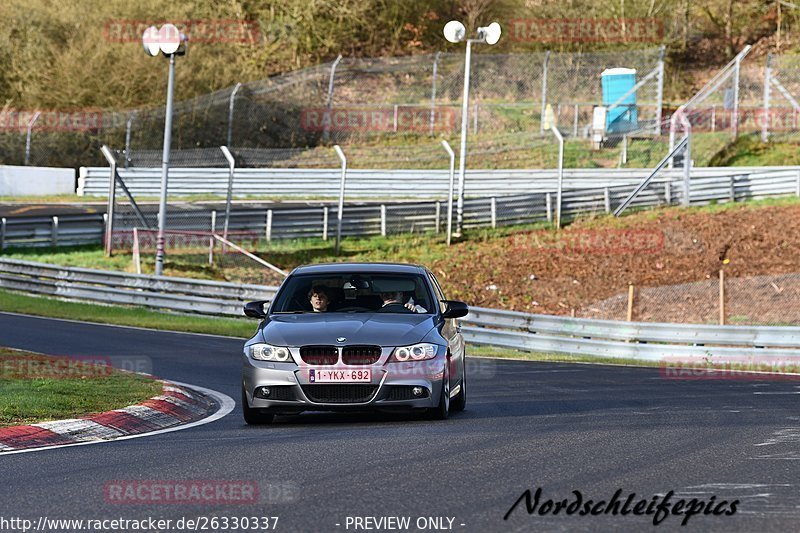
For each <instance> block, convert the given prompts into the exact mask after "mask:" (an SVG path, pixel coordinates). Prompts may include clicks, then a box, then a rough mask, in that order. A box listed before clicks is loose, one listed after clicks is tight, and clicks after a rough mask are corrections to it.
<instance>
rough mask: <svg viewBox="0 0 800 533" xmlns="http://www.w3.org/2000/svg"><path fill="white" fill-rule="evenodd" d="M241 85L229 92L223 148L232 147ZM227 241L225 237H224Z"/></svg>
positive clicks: (238, 84)
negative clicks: (236, 104)
mask: <svg viewBox="0 0 800 533" xmlns="http://www.w3.org/2000/svg"><path fill="white" fill-rule="evenodd" d="M241 86H242V84H241V83H237V84H236V87H234V88H233V90H232V91H231V97H230V100H229V101H228V142H227V143H226V144H225V146H233V104H234V103H235V102H236V93H237V92H239V87H241ZM225 238H226V239H227V237H225Z"/></svg>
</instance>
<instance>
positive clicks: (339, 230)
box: [333, 56, 347, 255]
mask: <svg viewBox="0 0 800 533" xmlns="http://www.w3.org/2000/svg"><path fill="white" fill-rule="evenodd" d="M339 57H341V56H339ZM333 149H334V150H336V155H337V156H339V160H340V161H341V162H342V181H341V184H340V185H339V209H338V211H337V213H336V216H337V219H336V255H339V246H340V243H341V239H342V211H343V210H344V185H345V181H346V180H347V157H345V155H344V152H342V148H341V147H340V146H339V145H338V144H336V145H334V147H333Z"/></svg>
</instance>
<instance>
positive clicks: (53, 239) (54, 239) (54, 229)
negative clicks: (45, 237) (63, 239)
mask: <svg viewBox="0 0 800 533" xmlns="http://www.w3.org/2000/svg"><path fill="white" fill-rule="evenodd" d="M52 220H53V224H52V226H51V228H50V244H51V245H52V246H53V247H56V246H58V217H57V216H53V219H52Z"/></svg>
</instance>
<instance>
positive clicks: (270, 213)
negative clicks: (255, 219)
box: [266, 209, 272, 242]
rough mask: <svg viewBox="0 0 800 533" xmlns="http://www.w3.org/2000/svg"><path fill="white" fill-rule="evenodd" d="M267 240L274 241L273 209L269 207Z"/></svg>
mask: <svg viewBox="0 0 800 533" xmlns="http://www.w3.org/2000/svg"><path fill="white" fill-rule="evenodd" d="M266 226H267V234H266V237H267V242H271V241H272V209H267V224H266Z"/></svg>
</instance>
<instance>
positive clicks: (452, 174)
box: [442, 139, 456, 246]
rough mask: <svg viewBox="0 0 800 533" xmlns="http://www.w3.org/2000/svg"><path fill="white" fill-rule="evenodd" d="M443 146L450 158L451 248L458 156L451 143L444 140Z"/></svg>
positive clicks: (448, 191) (448, 204)
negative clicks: (454, 184)
mask: <svg viewBox="0 0 800 533" xmlns="http://www.w3.org/2000/svg"><path fill="white" fill-rule="evenodd" d="M442 146H443V147H444V149H445V151H446V152H447V155H449V156H450V184H449V186H448V188H447V246H450V240H451V238H452V236H453V183H454V182H455V174H456V154H455V152H453V149H452V148H451V147H450V143H449V142H447V141H446V140H444V139H442Z"/></svg>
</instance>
